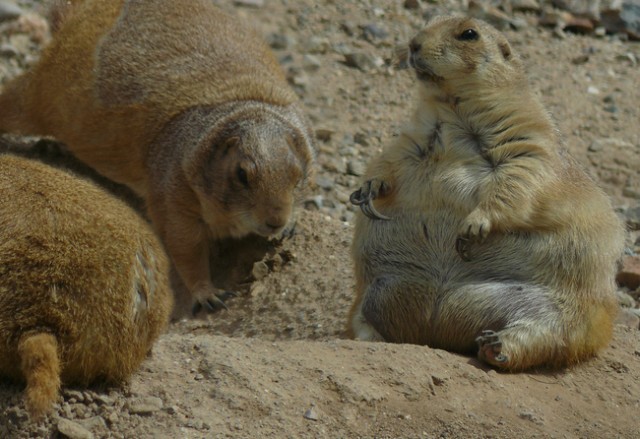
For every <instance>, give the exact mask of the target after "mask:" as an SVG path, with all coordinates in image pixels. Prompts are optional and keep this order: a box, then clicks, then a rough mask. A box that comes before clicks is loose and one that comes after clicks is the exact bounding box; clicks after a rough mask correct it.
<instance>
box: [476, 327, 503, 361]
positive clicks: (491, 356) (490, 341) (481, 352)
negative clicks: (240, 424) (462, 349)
mask: <svg viewBox="0 0 640 439" xmlns="http://www.w3.org/2000/svg"><path fill="white" fill-rule="evenodd" d="M476 343H478V358H479V359H480V360H482V361H484V362H485V363H489V364H491V365H492V366H498V367H505V366H507V364H508V362H509V357H508V356H507V355H505V354H504V353H503V352H502V341H501V340H500V336H499V335H498V333H497V332H495V331H491V330H486V331H482V334H481V335H480V336H478V337H477V338H476Z"/></svg>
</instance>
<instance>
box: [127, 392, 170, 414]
mask: <svg viewBox="0 0 640 439" xmlns="http://www.w3.org/2000/svg"><path fill="white" fill-rule="evenodd" d="M128 405H129V412H130V413H133V414H136V415H150V414H151V413H154V412H157V411H158V410H161V409H162V406H163V402H162V400H161V399H160V398H157V397H155V396H147V397H144V398H139V399H136V400H134V401H131V402H129V404H128Z"/></svg>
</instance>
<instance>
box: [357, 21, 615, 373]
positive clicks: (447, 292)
mask: <svg viewBox="0 0 640 439" xmlns="http://www.w3.org/2000/svg"><path fill="white" fill-rule="evenodd" d="M468 30H472V31H473V32H475V33H476V35H477V38H471V37H473V35H474V34H473V33H468V32H467V33H465V32H466V31H468ZM406 53H407V56H408V57H409V58H408V60H409V64H410V65H411V66H412V67H413V69H414V70H415V71H416V75H417V78H418V86H417V88H416V100H417V105H416V109H415V112H414V113H413V115H412V118H411V120H410V122H409V123H408V124H407V125H406V127H405V128H404V130H403V132H402V133H401V135H400V136H399V138H398V139H397V140H396V141H395V142H393V143H392V144H390V145H389V146H388V147H386V148H385V149H384V151H383V152H382V154H381V155H380V156H379V157H377V158H375V159H373V160H372V161H371V163H370V164H369V166H368V171H367V173H366V176H365V184H364V185H363V187H362V188H361V189H360V191H358V192H357V193H355V194H354V196H356V199H363V198H364V199H367V198H368V199H373V200H375V201H373V204H372V206H373V209H374V210H375V211H377V212H379V213H380V214H381V215H383V216H386V217H389V218H391V219H390V220H382V219H375V215H373V214H371V209H370V208H369V210H368V212H369V213H370V216H371V217H369V216H365V215H362V214H359V215H358V216H357V221H356V227H355V236H354V242H353V249H352V252H353V258H354V262H355V273H356V297H355V300H354V303H353V306H352V309H351V312H350V315H349V331H350V333H351V335H352V336H354V337H356V338H359V339H363V340H387V341H392V342H406V343H418V344H426V345H429V346H432V347H436V348H443V349H448V350H452V351H456V352H464V353H471V352H477V353H478V356H479V358H480V359H482V360H484V361H486V362H488V363H490V364H492V365H494V366H496V367H499V368H502V369H506V370H522V369H526V368H530V367H534V366H563V365H567V364H571V363H575V362H577V361H579V360H582V359H584V358H587V357H589V356H591V355H593V354H595V353H596V352H597V351H598V350H599V349H601V348H602V347H603V346H605V345H606V344H607V342H608V341H609V339H610V336H611V331H612V322H613V319H614V317H615V315H616V312H617V305H616V299H615V293H614V291H615V284H614V273H615V263H616V260H617V258H618V257H619V256H620V254H621V252H622V248H623V242H624V230H623V227H622V225H621V222H620V220H619V219H618V218H617V216H616V215H615V213H614V212H613V209H612V207H611V204H610V201H609V200H608V198H607V196H606V195H605V194H604V193H603V192H602V191H601V190H600V189H599V188H598V187H597V185H596V184H595V183H594V182H593V181H592V180H591V179H590V178H589V176H588V175H587V174H586V173H585V172H584V171H583V170H582V169H581V168H580V166H579V165H578V164H577V163H576V162H575V161H574V160H573V159H572V158H571V157H570V156H569V155H567V153H566V152H565V151H564V150H563V148H562V147H561V141H560V139H559V138H558V134H557V132H556V129H555V127H554V125H553V123H552V122H551V119H550V117H549V115H548V114H547V112H546V111H545V110H544V108H543V107H542V105H541V103H540V101H539V100H538V99H537V98H536V96H535V95H534V94H533V92H532V91H531V90H530V88H529V85H528V82H527V78H526V76H525V73H524V70H523V67H522V63H521V62H520V60H519V59H518V57H517V56H516V55H515V54H514V53H513V52H512V48H511V46H510V45H509V43H508V42H507V40H506V38H505V37H504V36H503V35H502V34H500V33H499V32H498V31H497V30H495V29H494V28H492V27H491V26H489V25H487V24H486V23H484V22H481V21H479V20H475V19H470V18H464V17H439V18H437V19H435V20H434V21H433V22H431V23H430V24H429V25H428V26H427V27H426V28H425V29H424V30H422V31H421V32H420V33H418V34H417V35H416V37H415V38H414V39H413V40H412V41H411V43H410V44H409V45H408V47H407V50H406ZM365 205H366V203H365ZM370 207H371V206H370ZM365 210H366V209H365Z"/></svg>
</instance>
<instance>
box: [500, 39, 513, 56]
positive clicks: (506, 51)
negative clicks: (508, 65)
mask: <svg viewBox="0 0 640 439" xmlns="http://www.w3.org/2000/svg"><path fill="white" fill-rule="evenodd" d="M498 47H499V48H500V53H502V57H503V58H504V59H506V60H508V59H510V58H511V46H510V45H509V43H508V42H506V41H501V42H500V43H498Z"/></svg>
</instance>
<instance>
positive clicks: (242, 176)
mask: <svg viewBox="0 0 640 439" xmlns="http://www.w3.org/2000/svg"><path fill="white" fill-rule="evenodd" d="M236 175H237V176H238V181H239V182H240V183H242V185H243V186H245V187H249V178H248V177H247V171H245V170H244V169H242V166H238V170H237V171H236Z"/></svg>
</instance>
